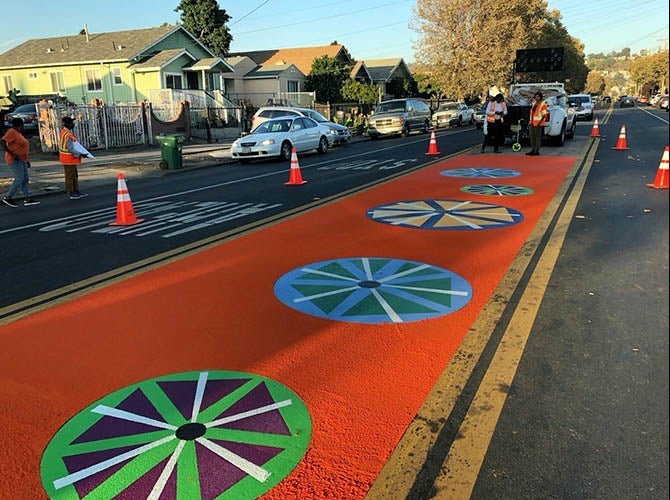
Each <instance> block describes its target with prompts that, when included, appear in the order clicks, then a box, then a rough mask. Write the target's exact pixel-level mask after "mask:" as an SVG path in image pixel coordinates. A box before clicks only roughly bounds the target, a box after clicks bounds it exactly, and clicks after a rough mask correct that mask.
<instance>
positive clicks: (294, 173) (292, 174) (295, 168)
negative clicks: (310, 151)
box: [284, 148, 307, 186]
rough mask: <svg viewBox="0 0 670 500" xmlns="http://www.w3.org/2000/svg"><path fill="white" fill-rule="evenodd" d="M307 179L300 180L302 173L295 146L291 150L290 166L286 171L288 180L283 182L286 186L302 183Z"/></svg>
mask: <svg viewBox="0 0 670 500" xmlns="http://www.w3.org/2000/svg"><path fill="white" fill-rule="evenodd" d="M305 182H307V181H303V180H302V175H301V174H300V164H298V155H297V154H296V152H295V148H293V149H292V151H291V168H290V169H289V172H288V182H285V183H284V184H286V185H287V186H299V185H300V184H304V183H305Z"/></svg>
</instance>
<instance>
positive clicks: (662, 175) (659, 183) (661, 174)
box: [647, 146, 670, 189]
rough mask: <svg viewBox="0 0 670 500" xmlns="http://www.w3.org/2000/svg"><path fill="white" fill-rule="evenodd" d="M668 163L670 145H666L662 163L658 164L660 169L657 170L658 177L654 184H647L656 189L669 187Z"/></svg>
mask: <svg viewBox="0 0 670 500" xmlns="http://www.w3.org/2000/svg"><path fill="white" fill-rule="evenodd" d="M668 163H670V147H668V146H665V151H663V157H662V158H661V163H659V164H658V170H656V178H655V179H654V182H653V183H652V184H647V186H649V187H652V188H656V189H668V167H669V165H668Z"/></svg>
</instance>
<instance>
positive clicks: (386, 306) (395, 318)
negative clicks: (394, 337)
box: [372, 288, 402, 323]
mask: <svg viewBox="0 0 670 500" xmlns="http://www.w3.org/2000/svg"><path fill="white" fill-rule="evenodd" d="M372 295H374V296H375V298H376V299H377V301H378V302H379V304H381V306H382V308H383V309H384V311H386V314H387V315H388V317H389V318H391V321H393V322H394V323H402V319H401V318H400V316H398V314H397V313H396V312H395V311H394V310H393V308H392V307H391V306H390V305H389V303H388V302H386V301H385V300H384V298H383V297H382V296H381V295H380V294H379V292H378V291H377V290H375V289H374V288H373V289H372Z"/></svg>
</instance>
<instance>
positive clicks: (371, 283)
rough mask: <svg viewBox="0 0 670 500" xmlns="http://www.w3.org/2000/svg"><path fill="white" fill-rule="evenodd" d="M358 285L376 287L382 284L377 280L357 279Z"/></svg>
mask: <svg viewBox="0 0 670 500" xmlns="http://www.w3.org/2000/svg"><path fill="white" fill-rule="evenodd" d="M358 286H360V287H361V288H377V287H380V286H382V284H381V283H380V282H379V281H372V280H364V281H359V282H358Z"/></svg>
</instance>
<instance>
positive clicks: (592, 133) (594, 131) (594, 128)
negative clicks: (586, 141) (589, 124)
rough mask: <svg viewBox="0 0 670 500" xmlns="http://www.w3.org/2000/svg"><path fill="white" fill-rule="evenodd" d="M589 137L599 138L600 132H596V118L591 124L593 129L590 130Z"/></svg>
mask: <svg viewBox="0 0 670 500" xmlns="http://www.w3.org/2000/svg"><path fill="white" fill-rule="evenodd" d="M589 137H600V131H599V130H598V118H596V119H595V121H594V122H593V128H592V129H591V134H590V135H589Z"/></svg>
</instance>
